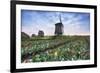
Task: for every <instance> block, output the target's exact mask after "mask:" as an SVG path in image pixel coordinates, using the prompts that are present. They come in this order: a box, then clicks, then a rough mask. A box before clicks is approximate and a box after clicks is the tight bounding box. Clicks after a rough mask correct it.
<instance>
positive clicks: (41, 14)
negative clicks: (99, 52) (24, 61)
mask: <svg viewBox="0 0 100 73" xmlns="http://www.w3.org/2000/svg"><path fill="white" fill-rule="evenodd" d="M59 15H61V20H62V23H63V25H64V29H63V30H64V33H63V35H89V34H90V13H83V12H81V13H79V12H56V11H36V10H21V31H22V32H25V33H27V34H28V35H30V36H31V35H32V34H35V35H38V31H39V30H42V31H44V35H54V32H55V24H56V23H59V22H60V19H59Z"/></svg>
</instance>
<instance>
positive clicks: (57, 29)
mask: <svg viewBox="0 0 100 73" xmlns="http://www.w3.org/2000/svg"><path fill="white" fill-rule="evenodd" d="M59 18H60V22H59V23H56V24H55V35H62V34H63V27H64V26H63V24H62V21H61V16H60V17H59Z"/></svg>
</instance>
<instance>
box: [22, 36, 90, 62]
mask: <svg viewBox="0 0 100 73" xmlns="http://www.w3.org/2000/svg"><path fill="white" fill-rule="evenodd" d="M89 59H90V36H57V37H52V36H50V37H47V38H46V37H45V36H44V37H42V38H41V37H39V38H38V37H36V38H35V37H34V38H32V37H31V38H29V39H27V40H22V41H21V62H22V63H29V62H30V63H32V62H33V63H34V62H49V61H50V62H51V61H73V60H74V61H76V60H89Z"/></svg>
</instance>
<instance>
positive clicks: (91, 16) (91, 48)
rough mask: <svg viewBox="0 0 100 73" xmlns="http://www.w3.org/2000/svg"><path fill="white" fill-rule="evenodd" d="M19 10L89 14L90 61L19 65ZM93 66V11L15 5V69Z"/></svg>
mask: <svg viewBox="0 0 100 73" xmlns="http://www.w3.org/2000/svg"><path fill="white" fill-rule="evenodd" d="M21 9H27V10H42V11H43V10H44V11H70V12H84V13H85V12H89V13H90V24H91V25H90V27H91V28H90V36H91V37H90V41H91V43H90V60H80V61H64V62H62V61H61V62H40V63H21V54H20V53H21V50H20V48H21ZM86 64H94V10H93V9H84V8H70V7H50V6H35V5H16V69H23V68H39V67H54V66H72V65H86Z"/></svg>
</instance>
